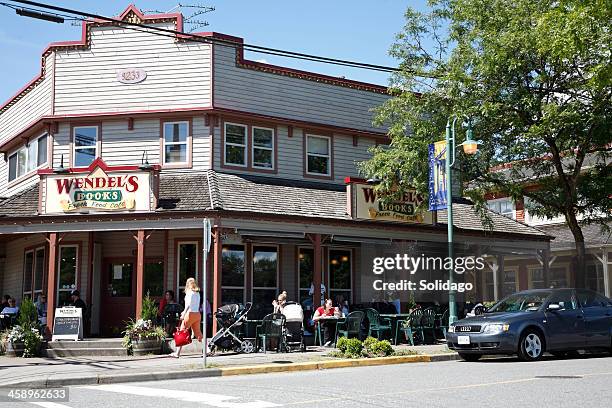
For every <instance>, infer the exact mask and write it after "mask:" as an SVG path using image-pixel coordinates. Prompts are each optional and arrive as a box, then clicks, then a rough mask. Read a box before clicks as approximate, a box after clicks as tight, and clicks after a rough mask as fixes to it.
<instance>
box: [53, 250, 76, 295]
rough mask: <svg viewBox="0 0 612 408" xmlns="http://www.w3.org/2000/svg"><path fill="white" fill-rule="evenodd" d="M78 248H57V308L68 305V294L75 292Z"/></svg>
mask: <svg viewBox="0 0 612 408" xmlns="http://www.w3.org/2000/svg"><path fill="white" fill-rule="evenodd" d="M78 252H79V251H78V246H76V245H62V246H60V248H59V268H58V269H59V276H58V282H57V288H58V294H57V304H58V306H64V305H67V304H69V303H70V292H72V291H73V290H75V289H76V288H77V287H76V278H77V267H78V265H77V258H78V255H79V254H78Z"/></svg>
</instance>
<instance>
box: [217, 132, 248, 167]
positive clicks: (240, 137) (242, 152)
mask: <svg viewBox="0 0 612 408" xmlns="http://www.w3.org/2000/svg"><path fill="white" fill-rule="evenodd" d="M246 134H247V127H246V126H244V125H238V124H234V123H226V124H225V140H224V143H225V145H224V147H223V148H224V150H225V157H224V159H223V161H224V163H225V164H228V165H231V166H241V167H246V165H247V158H246V142H247V138H246Z"/></svg>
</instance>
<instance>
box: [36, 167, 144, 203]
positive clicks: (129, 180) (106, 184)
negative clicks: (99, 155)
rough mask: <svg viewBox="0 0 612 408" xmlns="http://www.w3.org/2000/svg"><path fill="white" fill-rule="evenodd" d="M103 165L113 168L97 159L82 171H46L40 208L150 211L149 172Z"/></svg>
mask: <svg viewBox="0 0 612 408" xmlns="http://www.w3.org/2000/svg"><path fill="white" fill-rule="evenodd" d="M94 164H96V162H94ZM100 164H101V165H100ZM104 168H106V169H107V170H111V169H112V168H110V167H107V166H105V165H104V164H103V162H102V161H101V160H99V162H98V163H97V165H95V166H93V165H92V166H90V168H88V169H87V171H85V172H74V173H73V174H72V173H69V174H47V175H46V177H45V178H44V185H45V190H44V199H43V203H42V204H43V208H42V210H43V211H44V212H45V213H47V214H54V213H55V214H56V213H71V212H98V211H104V212H105V211H150V209H151V175H150V173H149V172H148V171H132V169H131V168H129V169H127V171H126V170H123V169H126V168H118V169H122V170H119V171H105V170H104ZM137 169H138V168H136V170H137Z"/></svg>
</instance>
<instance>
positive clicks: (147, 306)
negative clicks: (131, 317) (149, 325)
mask: <svg viewBox="0 0 612 408" xmlns="http://www.w3.org/2000/svg"><path fill="white" fill-rule="evenodd" d="M141 317H142V320H145V321H146V320H150V321H152V322H154V321H155V320H156V319H157V306H155V301H154V300H153V299H151V297H150V296H149V292H147V295H146V296H145V297H144V299H143V300H142V316H141Z"/></svg>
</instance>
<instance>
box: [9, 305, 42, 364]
mask: <svg viewBox="0 0 612 408" xmlns="http://www.w3.org/2000/svg"><path fill="white" fill-rule="evenodd" d="M0 341H1V342H2V343H3V346H2V348H4V349H5V350H6V355H7V356H15V357H21V356H23V357H36V356H38V355H40V347H41V345H42V341H43V337H42V335H41V334H40V325H39V324H38V312H37V311H36V306H34V303H33V302H32V300H31V299H28V298H26V299H24V301H23V302H22V304H21V308H20V310H19V316H18V318H17V324H16V325H15V326H13V327H12V328H11V329H10V330H7V331H5V332H4V333H3V334H2V338H1V340H0Z"/></svg>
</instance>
